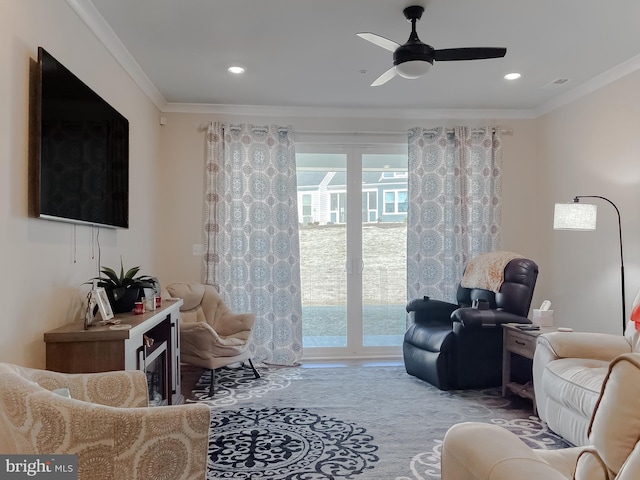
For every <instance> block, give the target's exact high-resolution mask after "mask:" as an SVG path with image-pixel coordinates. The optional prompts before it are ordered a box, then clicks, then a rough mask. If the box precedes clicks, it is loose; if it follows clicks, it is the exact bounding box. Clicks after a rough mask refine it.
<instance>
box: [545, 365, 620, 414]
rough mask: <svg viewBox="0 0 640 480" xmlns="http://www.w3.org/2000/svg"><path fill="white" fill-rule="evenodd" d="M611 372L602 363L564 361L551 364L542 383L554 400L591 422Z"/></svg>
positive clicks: (547, 367) (607, 366)
mask: <svg viewBox="0 0 640 480" xmlns="http://www.w3.org/2000/svg"><path fill="white" fill-rule="evenodd" d="M608 369H609V362H605V361H602V360H593V359H585V358H561V359H558V360H555V361H553V362H550V363H549V364H547V366H546V372H545V375H543V377H542V378H543V380H542V381H543V383H544V389H545V391H546V392H547V395H548V396H549V397H550V399H552V400H553V401H555V402H557V403H558V404H560V405H562V406H563V407H565V408H567V409H569V410H571V411H573V412H578V413H580V414H581V415H583V416H585V417H586V418H590V417H591V414H592V412H593V409H594V408H595V406H596V402H597V401H598V397H599V396H600V390H601V389H602V382H603V381H604V379H605V377H606V375H607V372H608Z"/></svg>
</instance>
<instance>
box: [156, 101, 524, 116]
mask: <svg viewBox="0 0 640 480" xmlns="http://www.w3.org/2000/svg"><path fill="white" fill-rule="evenodd" d="M163 112H169V113H201V114H218V115H225V114H226V115H248V116H269V117H316V118H318V117H322V118H326V117H339V118H381V119H400V120H430V119H458V118H460V119H483V120H484V119H487V118H491V119H532V118H535V112H534V111H533V110H508V109H477V110H474V109H416V108H344V107H277V106H268V105H223V104H202V103H167V104H166V106H165V108H164V110H163Z"/></svg>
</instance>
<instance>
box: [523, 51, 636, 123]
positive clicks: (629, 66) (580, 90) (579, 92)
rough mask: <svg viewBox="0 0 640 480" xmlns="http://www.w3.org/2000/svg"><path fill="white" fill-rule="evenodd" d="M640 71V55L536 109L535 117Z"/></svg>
mask: <svg viewBox="0 0 640 480" xmlns="http://www.w3.org/2000/svg"><path fill="white" fill-rule="evenodd" d="M637 70H640V55H636V56H635V57H632V58H630V59H629V60H627V61H626V62H623V63H621V64H619V65H616V66H615V67H613V68H610V69H609V70H607V71H606V72H603V73H601V74H600V75H598V76H596V77H594V78H592V79H591V80H589V81H587V82H585V83H583V84H581V85H578V86H577V87H576V88H573V89H571V90H569V91H568V92H566V93H564V94H562V95H559V96H557V97H555V98H554V99H552V100H550V101H548V102H546V103H544V104H543V105H541V106H540V107H538V108H536V109H535V116H536V117H540V116H542V115H545V114H547V113H549V112H552V111H553V110H556V109H557V108H560V107H562V106H564V105H567V104H569V103H571V102H574V101H576V100H578V99H579V98H581V97H584V96H585V95H588V94H590V93H592V92H595V91H596V90H599V89H601V88H603V87H605V86H607V85H609V84H610V83H613V82H615V81H617V80H620V79H621V78H623V77H626V76H627V75H629V74H631V73H633V72H635V71H637Z"/></svg>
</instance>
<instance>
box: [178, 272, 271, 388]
mask: <svg viewBox="0 0 640 480" xmlns="http://www.w3.org/2000/svg"><path fill="white" fill-rule="evenodd" d="M167 292H169V295H171V296H172V297H174V298H181V299H182V300H183V302H184V303H183V305H182V306H181V307H180V313H181V322H180V361H182V362H185V363H189V364H191V365H195V366H197V367H202V368H206V369H209V370H211V385H210V388H209V393H210V395H213V393H214V384H215V370H216V369H217V368H220V367H224V366H227V365H231V364H234V363H239V362H244V361H245V360H247V361H248V362H249V365H250V366H251V369H252V370H253V374H254V375H255V378H260V374H259V373H258V371H257V370H256V368H255V367H254V365H253V362H252V360H251V350H250V349H249V339H250V337H251V331H252V329H253V325H254V323H255V320H256V317H255V315H254V314H253V313H233V312H232V311H231V310H230V309H229V307H227V306H226V305H225V304H224V302H223V301H222V298H221V297H220V295H219V294H218V292H217V291H216V290H215V289H214V288H213V287H212V286H210V285H202V284H200V283H196V282H190V283H172V284H170V285H168V286H167Z"/></svg>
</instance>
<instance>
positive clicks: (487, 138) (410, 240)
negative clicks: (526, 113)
mask: <svg viewBox="0 0 640 480" xmlns="http://www.w3.org/2000/svg"><path fill="white" fill-rule="evenodd" d="M408 136H409V172H408V196H409V206H408V215H407V296H408V298H409V299H413V298H420V297H422V296H424V295H428V296H430V297H432V298H435V299H438V300H445V301H449V302H455V299H456V291H457V285H458V283H459V282H460V279H461V278H462V273H463V272H464V266H465V265H466V263H467V261H468V260H469V259H471V258H473V257H474V256H476V255H478V254H480V253H485V252H489V251H493V250H497V249H498V248H499V246H500V213H501V207H502V203H501V186H502V146H501V140H500V134H499V129H495V128H492V127H487V128H467V127H455V128H454V129H447V128H444V127H441V128H432V129H424V128H418V127H416V128H412V129H411V130H409V133H408Z"/></svg>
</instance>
